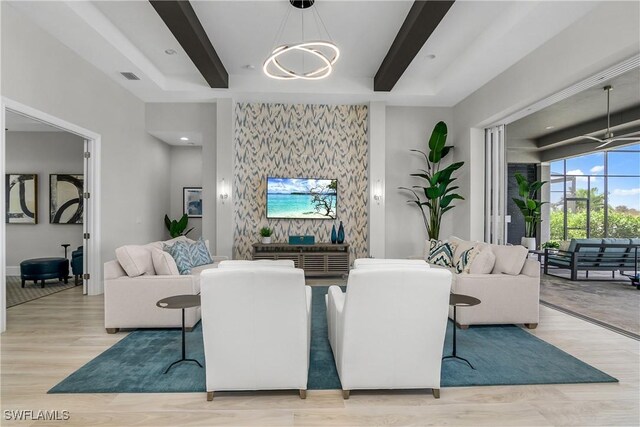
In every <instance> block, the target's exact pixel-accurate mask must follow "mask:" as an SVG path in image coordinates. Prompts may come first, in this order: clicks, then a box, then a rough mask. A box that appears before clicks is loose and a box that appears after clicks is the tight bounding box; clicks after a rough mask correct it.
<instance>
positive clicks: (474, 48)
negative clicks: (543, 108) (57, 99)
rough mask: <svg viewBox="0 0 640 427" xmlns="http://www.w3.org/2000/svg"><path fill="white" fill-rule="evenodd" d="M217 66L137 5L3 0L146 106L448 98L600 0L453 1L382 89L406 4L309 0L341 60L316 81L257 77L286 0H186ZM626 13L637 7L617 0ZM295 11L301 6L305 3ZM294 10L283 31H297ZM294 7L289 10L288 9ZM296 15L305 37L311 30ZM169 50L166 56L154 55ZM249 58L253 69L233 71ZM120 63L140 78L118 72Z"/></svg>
mask: <svg viewBox="0 0 640 427" xmlns="http://www.w3.org/2000/svg"><path fill="white" fill-rule="evenodd" d="M191 3H192V5H193V7H194V10H195V11H196V13H197V14H198V16H199V18H200V21H201V22H202V24H203V26H204V28H205V30H206V31H207V33H208V35H209V38H210V39H211V41H212V43H213V45H214V47H215V48H216V51H217V52H218V54H219V56H220V58H221V59H222V61H223V63H224V64H225V67H226V69H227V71H228V72H229V81H230V89H222V90H221V89H211V88H209V87H208V86H207V84H206V82H205V81H204V79H203V78H202V76H201V75H200V74H199V73H198V71H197V69H196V67H195V66H194V65H193V64H192V63H191V61H190V60H189V58H188V57H187V56H186V54H185V52H184V50H183V49H182V48H181V47H180V45H179V44H178V43H177V41H176V40H175V38H174V37H173V35H172V34H171V33H170V31H169V30H168V29H167V27H166V26H165V24H164V23H163V22H162V20H161V19H160V17H159V16H158V15H157V13H156V12H155V10H154V9H153V8H152V7H151V5H150V4H149V2H148V1H101V2H89V1H69V2H62V1H47V2H32V1H12V2H11V4H12V5H13V6H14V7H16V8H17V9H19V10H21V11H23V12H24V13H25V14H27V15H28V16H29V17H30V18H31V19H32V20H34V21H35V22H36V23H37V24H38V25H40V26H41V27H42V28H44V29H45V30H46V31H48V32H50V33H51V34H52V35H53V36H55V37H56V38H58V39H59V40H61V41H62V42H63V43H64V44H66V45H67V46H69V47H70V48H71V49H73V50H74V51H75V52H77V53H78V54H79V55H81V56H82V57H84V58H85V59H86V60H87V61H89V62H91V63H92V64H94V65H95V66H96V67H97V68H99V69H101V70H103V71H104V72H105V73H106V74H107V75H108V76H110V77H111V78H113V79H114V80H116V81H117V82H118V83H120V84H121V85H122V86H124V87H126V88H127V89H128V90H130V91H131V92H132V93H134V94H135V95H136V96H138V97H139V98H140V99H142V100H144V101H146V102H181V101H182V102H187V101H213V100H215V99H216V98H221V97H233V98H234V99H236V100H239V101H246V100H255V101H271V102H276V101H277V102H324V103H359V102H367V101H374V100H384V101H387V102H388V103H389V104H391V105H426V106H453V105H455V104H456V103H458V102H460V101H461V100H462V99H464V98H465V97H467V96H468V95H470V94H471V93H473V92H474V91H475V90H477V89H478V88H479V87H481V86H482V85H484V84H485V83H486V82H488V81H489V80H491V79H493V78H494V77H496V76H497V75H498V74H500V73H502V72H503V71H505V70H506V69H507V68H509V67H510V66H511V65H513V64H515V63H516V62H518V61H519V60H520V59H522V58H523V57H524V56H526V55H527V54H529V53H530V52H531V51H532V50H534V49H536V48H537V47H539V46H541V45H542V44H543V43H545V42H547V41H548V40H549V39H551V38H552V37H553V36H555V35H557V34H558V33H559V32H561V31H562V30H563V29H565V28H567V27H569V26H570V25H572V24H573V23H574V22H576V21H577V20H579V19H580V18H581V17H583V16H584V15H586V14H587V13H589V12H591V11H592V10H593V9H594V7H595V6H596V5H598V4H602V2H586V1H567V2H565V1H526V2H521V1H462V0H458V1H456V3H454V5H453V6H452V8H451V10H450V11H449V13H448V14H447V16H446V17H445V18H444V20H443V22H442V23H441V24H440V25H439V26H438V28H437V29H436V30H435V32H434V33H433V35H432V36H431V38H430V39H429V40H428V41H427V43H426V44H425V45H424V47H423V48H422V50H421V51H420V53H419V54H418V55H417V57H416V58H415V59H414V61H413V62H412V64H411V65H410V66H409V68H408V69H407V71H406V72H405V74H404V75H403V77H402V78H401V79H400V81H399V82H398V84H397V85H396V87H395V88H394V90H393V91H392V92H390V93H379V92H373V76H374V75H375V73H376V71H377V69H378V67H379V65H380V63H381V62H382V60H383V58H384V56H385V55H386V53H387V51H388V49H389V47H390V45H391V43H392V42H393V40H394V38H395V36H396V34H397V32H398V29H399V28H400V26H401V25H402V22H403V21H404V18H405V16H406V14H407V12H408V11H409V9H410V7H411V5H412V3H413V1H407V0H396V1H329V0H326V1H320V0H319V1H317V2H316V6H315V7H316V8H317V10H318V11H319V13H320V15H321V16H322V18H323V20H324V22H325V23H326V26H327V29H328V30H329V33H330V34H331V36H332V38H333V40H334V41H335V42H336V43H337V44H338V46H339V47H340V49H341V52H342V56H341V58H340V60H339V61H338V63H337V64H336V66H335V72H334V73H333V74H332V75H331V76H330V77H329V78H327V79H325V80H322V81H318V82H304V81H295V82H282V81H275V80H271V79H269V78H267V77H265V76H264V75H263V74H262V71H261V66H262V62H263V61H264V59H265V57H266V56H267V54H268V53H269V52H270V50H271V48H272V46H273V42H274V38H275V35H276V32H277V29H278V27H279V25H280V23H281V21H282V19H283V17H284V16H285V13H286V12H287V11H288V9H290V8H291V6H289V2H288V1H286V0H279V1H269V0H264V1H192V2H191ZM629 8H630V11H632V12H633V11H635V12H637V5H634V4H633V2H629ZM306 13H308V14H310V13H311V12H310V11H307V12H306ZM299 14H300V12H299V11H297V10H294V11H293V12H292V13H291V15H290V18H289V21H288V24H289V25H288V26H287V29H286V31H285V38H292V39H293V40H298V39H299V35H298V34H299V32H298V30H297V28H298V26H299V24H300V21H299V20H298V19H299ZM296 15H298V16H296ZM311 16H312V15H307V19H306V22H307V24H306V29H307V32H306V34H307V37H313V36H314V35H313V34H312V33H313V31H314V30H313V29H314V25H312V24H311V22H312V18H311ZM166 49H174V50H175V51H176V54H175V55H167V54H165V52H164V51H165V50H166ZM429 54H434V55H436V57H435V59H428V57H427V55H429ZM246 65H253V66H255V69H253V70H249V69H246V68H243V67H244V66H246ZM120 71H131V72H134V73H135V74H136V75H138V76H139V77H140V78H141V80H140V81H128V80H125V79H124V78H123V77H122V76H121V75H120V74H119V72H120Z"/></svg>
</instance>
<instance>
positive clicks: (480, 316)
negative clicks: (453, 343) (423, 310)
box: [426, 236, 540, 329]
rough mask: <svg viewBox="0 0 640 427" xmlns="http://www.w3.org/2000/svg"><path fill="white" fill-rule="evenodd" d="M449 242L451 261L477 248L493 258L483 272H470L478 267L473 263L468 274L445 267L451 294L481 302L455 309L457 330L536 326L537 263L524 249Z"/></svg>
mask: <svg viewBox="0 0 640 427" xmlns="http://www.w3.org/2000/svg"><path fill="white" fill-rule="evenodd" d="M449 241H450V242H454V243H455V244H456V251H455V254H454V262H457V261H458V259H459V258H460V256H461V254H462V252H464V251H465V250H466V249H468V248H470V247H472V246H477V245H482V246H485V247H489V248H490V249H491V252H492V253H493V255H494V256H495V261H494V262H493V263H492V264H491V265H485V266H482V268H484V273H478V272H474V271H475V270H478V268H475V269H474V266H473V261H472V266H471V273H456V272H455V268H454V267H452V268H449V270H450V271H451V272H452V273H453V282H452V284H451V292H453V293H457V294H464V295H470V296H473V297H476V298H478V299H480V301H481V302H480V304H478V305H476V306H473V307H458V308H457V322H458V326H459V327H461V328H463V329H466V328H468V327H469V325H495V324H524V325H525V326H526V327H527V328H530V329H533V328H536V327H537V326H538V322H539V318H540V316H539V304H540V263H539V262H538V261H536V260H533V259H529V258H527V256H528V251H527V249H526V248H525V247H524V246H520V245H516V246H508V245H494V244H487V243H483V242H473V241H467V240H463V239H459V238H457V237H454V236H452V237H450V238H449ZM426 244H427V245H428V244H429V242H428V241H427V243H426ZM427 248H428V246H427ZM427 250H428V249H427ZM432 267H437V268H441V269H442V268H443V267H440V266H434V265H432ZM476 267H478V266H476ZM449 317H450V318H451V319H453V308H450V312H449Z"/></svg>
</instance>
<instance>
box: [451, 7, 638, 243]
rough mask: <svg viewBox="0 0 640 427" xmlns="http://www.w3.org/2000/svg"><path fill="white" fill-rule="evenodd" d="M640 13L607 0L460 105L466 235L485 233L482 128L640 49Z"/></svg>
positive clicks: (460, 219)
mask: <svg viewBox="0 0 640 427" xmlns="http://www.w3.org/2000/svg"><path fill="white" fill-rule="evenodd" d="M639 14H640V3H638V2H602V4H600V5H599V6H598V7H596V8H594V9H593V11H591V12H590V13H588V14H587V15H586V16H585V17H584V18H582V19H580V20H579V21H577V22H576V23H575V24H574V25H572V26H571V27H569V28H567V29H566V30H564V31H562V32H561V33H560V34H558V35H557V36H556V37H554V38H552V39H551V40H549V41H548V42H547V43H545V44H544V45H542V46H541V47H539V48H538V49H536V50H535V51H533V52H532V53H531V54H529V55H528V56H526V57H525V58H523V59H522V60H521V61H519V62H518V63H516V64H515V65H513V66H512V67H510V68H509V69H508V70H506V71H505V72H503V73H502V74H500V75H499V76H497V77H496V78H494V79H493V80H491V81H490V82H488V83H487V84H485V85H484V86H483V87H481V88H480V89H478V90H477V91H476V92H474V93H473V94H471V95H470V96H469V97H467V98H466V99H465V100H463V101H462V102H460V103H459V104H457V105H456V106H455V107H454V123H453V134H454V143H455V146H456V152H455V157H456V160H461V161H465V162H467V163H468V164H470V165H471V167H469V168H467V169H466V170H464V171H463V174H462V176H461V178H462V179H461V181H460V184H461V187H462V188H461V193H462V194H463V195H464V196H465V197H466V199H467V200H466V201H465V202H464V203H462V204H461V209H457V208H456V209H454V218H455V222H456V232H459V235H460V237H463V238H471V239H474V240H475V239H477V240H483V238H484V215H483V212H484V135H483V131H482V128H484V127H485V126H488V125H490V124H492V123H495V122H496V121H499V120H501V119H502V118H504V117H507V116H508V115H510V114H512V113H515V112H517V111H519V110H522V109H524V108H525V107H527V106H528V105H531V104H533V103H535V102H536V101H539V100H540V99H544V98H546V97H547V96H550V95H552V94H555V93H557V92H559V91H560V90H562V89H565V88H567V87H569V86H571V85H572V84H574V83H576V82H579V81H581V80H583V79H585V78H587V77H590V76H592V75H594V74H596V73H598V72H600V71H602V70H604V69H606V68H608V67H610V66H612V65H613V64H616V63H619V62H621V61H623V60H625V59H627V58H630V57H631V56H633V55H634V54H637V53H638V52H639V51H640V39H639V38H638V15H639ZM458 230H459V231H458Z"/></svg>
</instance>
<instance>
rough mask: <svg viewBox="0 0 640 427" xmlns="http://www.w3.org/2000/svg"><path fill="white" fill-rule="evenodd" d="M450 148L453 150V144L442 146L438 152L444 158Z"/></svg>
mask: <svg viewBox="0 0 640 427" xmlns="http://www.w3.org/2000/svg"><path fill="white" fill-rule="evenodd" d="M451 150H453V145H448V146H445V147H442V151H441V152H440V157H441V158H445V157H446V155H447V154H449V152H450V151H451Z"/></svg>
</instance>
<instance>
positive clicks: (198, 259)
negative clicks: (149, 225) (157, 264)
mask: <svg viewBox="0 0 640 427" xmlns="http://www.w3.org/2000/svg"><path fill="white" fill-rule="evenodd" d="M164 250H165V252H168V253H169V254H170V255H171V256H172V257H173V259H174V260H175V261H176V266H177V267H178V271H179V272H180V274H191V269H192V268H193V267H198V266H199V265H206V264H212V263H213V259H211V255H210V254H209V250H208V249H207V245H206V244H205V242H204V240H203V239H202V238H200V239H198V241H196V242H190V241H178V242H175V243H174V244H173V245H171V246H167V245H164Z"/></svg>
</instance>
